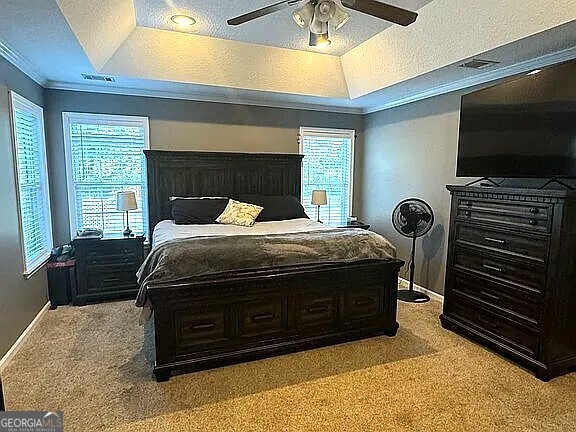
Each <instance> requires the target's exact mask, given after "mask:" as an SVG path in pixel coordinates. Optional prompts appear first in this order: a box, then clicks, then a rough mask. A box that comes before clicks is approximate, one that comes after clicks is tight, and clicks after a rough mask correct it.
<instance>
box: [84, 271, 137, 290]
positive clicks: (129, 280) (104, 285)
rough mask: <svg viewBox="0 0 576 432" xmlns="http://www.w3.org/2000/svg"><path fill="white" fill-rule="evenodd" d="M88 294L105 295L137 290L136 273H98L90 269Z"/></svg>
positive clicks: (87, 282)
mask: <svg viewBox="0 0 576 432" xmlns="http://www.w3.org/2000/svg"><path fill="white" fill-rule="evenodd" d="M85 287H86V293H90V294H91V293H98V294H104V293H106V292H111V291H130V290H136V289H137V288H138V287H137V283H136V272H135V271H133V270H125V271H98V270H97V269H94V268H90V269H89V270H88V272H87V278H86V284H85Z"/></svg>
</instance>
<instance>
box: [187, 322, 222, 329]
mask: <svg viewBox="0 0 576 432" xmlns="http://www.w3.org/2000/svg"><path fill="white" fill-rule="evenodd" d="M214 327H216V324H214V323H209V324H196V325H193V326H192V330H209V329H213V328H214Z"/></svg>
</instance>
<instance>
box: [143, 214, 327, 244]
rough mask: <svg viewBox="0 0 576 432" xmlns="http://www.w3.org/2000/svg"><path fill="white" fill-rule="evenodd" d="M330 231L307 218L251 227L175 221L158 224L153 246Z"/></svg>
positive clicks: (257, 224)
mask: <svg viewBox="0 0 576 432" xmlns="http://www.w3.org/2000/svg"><path fill="white" fill-rule="evenodd" d="M330 229H334V227H330V226H326V225H324V224H321V223H320V222H315V221H312V220H310V219H305V218H302V219H291V220H285V221H272V222H256V223H255V224H254V226H251V227H241V226H237V225H223V224H209V225H176V224H175V223H174V221H173V220H164V221H162V222H160V223H158V224H157V225H156V227H155V228H154V234H153V236H152V245H153V247H157V246H159V245H161V244H163V243H166V242H167V241H170V240H175V239H182V238H191V237H205V236H233V235H253V234H262V235H266V234H286V233H293V232H308V231H318V230H330Z"/></svg>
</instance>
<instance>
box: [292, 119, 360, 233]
mask: <svg viewBox="0 0 576 432" xmlns="http://www.w3.org/2000/svg"><path fill="white" fill-rule="evenodd" d="M354 135H355V133H354V131H353V130H340V129H312V128H300V152H301V153H302V154H303V155H304V159H303V162H302V205H303V206H304V208H305V209H306V213H307V214H308V216H309V217H310V218H311V219H316V211H317V206H315V205H312V204H311V203H310V201H311V198H312V191H313V190H314V189H324V190H326V194H327V196H328V204H327V205H325V206H322V207H320V220H321V221H322V222H324V223H325V224H327V225H332V226H339V225H345V224H346V219H347V217H348V216H350V212H351V210H352V208H351V206H352V205H351V203H352V170H353V164H354V159H353V158H354Z"/></svg>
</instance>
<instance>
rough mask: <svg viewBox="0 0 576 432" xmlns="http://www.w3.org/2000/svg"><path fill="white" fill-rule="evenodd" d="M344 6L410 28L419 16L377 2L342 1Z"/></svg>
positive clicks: (373, 0)
mask: <svg viewBox="0 0 576 432" xmlns="http://www.w3.org/2000/svg"><path fill="white" fill-rule="evenodd" d="M342 6H346V7H347V8H350V9H354V10H356V11H358V12H362V13H365V14H368V15H372V16H373V17H376V18H380V19H383V20H386V21H390V22H393V23H395V24H400V25H402V26H408V25H410V24H412V23H413V22H414V21H416V18H417V17H418V14H417V13H416V12H412V11H409V10H406V9H402V8H399V7H396V6H392V5H389V4H385V3H380V2H379V1H376V0H342Z"/></svg>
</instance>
